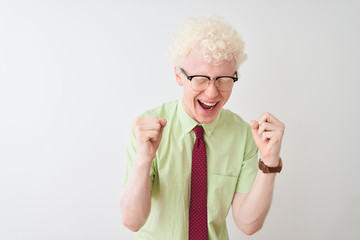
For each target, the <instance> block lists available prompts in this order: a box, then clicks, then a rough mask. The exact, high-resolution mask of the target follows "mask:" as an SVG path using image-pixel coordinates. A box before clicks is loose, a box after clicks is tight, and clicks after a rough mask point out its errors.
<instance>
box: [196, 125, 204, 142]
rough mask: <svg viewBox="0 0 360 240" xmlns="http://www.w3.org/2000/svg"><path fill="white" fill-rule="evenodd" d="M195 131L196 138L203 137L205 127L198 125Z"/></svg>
mask: <svg viewBox="0 0 360 240" xmlns="http://www.w3.org/2000/svg"><path fill="white" fill-rule="evenodd" d="M194 132H195V135H196V138H200V139H203V138H204V128H203V127H202V126H199V125H198V126H196V127H194Z"/></svg>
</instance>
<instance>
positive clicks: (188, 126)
mask: <svg viewBox="0 0 360 240" xmlns="http://www.w3.org/2000/svg"><path fill="white" fill-rule="evenodd" d="M178 111H179V120H180V122H181V126H182V129H183V133H184V134H187V133H189V132H190V131H192V130H193V128H194V127H196V126H197V125H201V126H202V127H203V128H204V132H205V133H206V134H207V135H208V136H211V135H212V134H213V133H214V130H215V128H216V125H217V124H218V122H219V119H220V118H221V112H222V109H221V110H220V112H219V114H218V115H217V117H216V118H215V120H214V121H212V122H211V123H206V124H205V123H204V124H199V123H198V122H197V121H195V120H194V119H193V118H192V117H190V116H189V114H188V113H187V112H186V111H185V109H184V106H183V100H182V99H180V100H179V101H178Z"/></svg>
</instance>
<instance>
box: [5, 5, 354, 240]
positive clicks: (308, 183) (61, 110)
mask: <svg viewBox="0 0 360 240" xmlns="http://www.w3.org/2000/svg"><path fill="white" fill-rule="evenodd" d="M359 12H360V3H359V2H358V1H355V0H354V1H350V0H347V1H340V0H339V1H331V0H328V1H326V0H323V1H304V0H302V1H279V0H277V1H265V0H264V1H256V0H252V1H250V0H249V1H230V0H222V1H209V0H207V1H205V0H204V1H185V0H183V1H165V0H164V1H156V0H154V1H132V2H131V3H130V2H126V3H125V1H115V0H113V1H104V0H103V1H39V0H37V1H25V0H24V1H3V0H1V1H0V239H4V240H49V239H51V240H60V239H61V240H63V239H66V240H78V239H87V240H97V239H105V240H112V239H133V238H134V233H132V232H130V231H129V230H127V229H126V228H125V227H123V226H122V225H121V216H120V212H119V198H120V192H121V182H122V178H123V176H124V167H125V148H126V144H127V141H128V137H129V133H130V129H131V124H132V121H133V119H134V118H135V117H136V116H137V115H138V114H140V113H142V112H143V111H145V110H147V109H150V108H152V107H155V106H157V105H159V104H161V103H163V102H166V101H169V100H174V99H177V98H179V97H181V95H182V89H181V88H180V87H178V86H177V85H176V82H175V78H174V76H173V73H172V66H171V65H170V63H169V62H168V58H167V47H168V44H169V42H170V39H171V37H172V36H173V35H174V33H175V32H176V30H177V29H178V27H180V26H181V25H182V24H183V23H184V22H185V21H186V19H187V18H189V17H194V16H210V15H212V14H214V13H215V14H218V15H220V16H223V17H224V18H225V19H226V20H227V21H228V22H230V23H231V24H232V25H233V26H234V27H235V28H236V29H237V30H238V32H239V34H240V35H241V36H242V37H243V39H244V41H245V42H246V52H247V53H248V55H249V57H248V60H247V61H246V62H245V63H244V64H243V65H242V66H241V68H240V74H241V79H240V81H239V82H238V83H237V84H236V86H235V88H234V91H233V95H232V98H231V99H230V101H229V102H228V104H227V105H226V108H228V109H231V110H232V111H234V112H236V113H238V114H239V115H241V116H242V117H243V118H244V119H245V120H247V121H250V120H251V119H257V118H258V117H259V115H260V114H261V112H264V111H269V112H271V113H273V114H274V115H276V116H277V117H278V118H279V119H281V120H282V121H283V122H284V123H285V124H286V126H287V128H286V133H285V136H284V141H283V148H282V154H281V155H282V158H283V160H284V169H283V172H282V173H281V174H280V175H278V177H277V180H276V189H275V196H274V201H273V205H272V208H271V211H270V213H269V215H268V218H267V220H266V222H265V225H264V227H263V229H262V230H261V231H260V232H258V233H256V234H255V235H253V236H251V237H247V236H245V235H244V234H243V233H241V232H240V231H239V230H237V229H236V227H235V225H234V223H233V221H232V217H231V214H229V218H228V227H229V233H230V237H231V239H270V240H271V239H274V240H275V239H276V240H279V239H284V240H285V239H286V240H288V239H295V240H297V239H299V240H302V239H311V240H312V239H314V240H315V239H316V240H318V239H326V240H329V239H347V240H348V239H358V238H359V236H360V229H359V220H358V218H359V216H360V207H359V203H360V188H359V182H360V178H359V174H360V173H359V169H360V164H359V160H360V159H359V148H360V146H359V141H360V140H359V136H360V132H359V124H358V122H357V121H358V120H359V117H360V98H359V96H358V95H357V93H358V92H359V89H360V88H359V85H360V84H359V80H360V79H359V77H360V70H359V69H360V67H359V65H360V47H359V45H360V17H359Z"/></svg>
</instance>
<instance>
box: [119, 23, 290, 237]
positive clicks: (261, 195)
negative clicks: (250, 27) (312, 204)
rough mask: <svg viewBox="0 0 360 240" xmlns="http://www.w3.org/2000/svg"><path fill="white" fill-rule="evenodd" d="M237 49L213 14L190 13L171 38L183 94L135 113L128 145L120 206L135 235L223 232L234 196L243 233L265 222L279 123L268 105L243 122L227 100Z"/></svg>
mask: <svg viewBox="0 0 360 240" xmlns="http://www.w3.org/2000/svg"><path fill="white" fill-rule="evenodd" d="M243 49H244V43H243V41H242V40H241V38H240V37H239V36H238V35H237V33H236V31H235V30H233V29H232V27H231V26H229V25H228V24H227V23H226V22H224V21H223V20H222V19H221V18H219V17H212V18H209V19H200V20H193V21H190V22H189V23H187V24H186V25H185V26H184V27H183V28H182V29H180V31H179V33H178V35H177V36H176V38H175V39H174V40H173V42H172V44H171V45H170V57H171V59H172V62H173V64H174V73H175V78H176V81H177V83H178V85H179V86H181V87H183V89H184V95H183V98H182V99H180V100H178V101H174V102H170V103H165V104H163V105H161V106H159V107H157V108H154V109H153V110H150V111H148V112H146V113H145V114H143V115H141V116H140V117H139V118H137V119H136V120H135V122H134V124H133V135H132V138H131V140H130V143H129V146H128V162H127V169H126V176H125V179H124V184H125V187H124V190H123V193H122V197H121V212H122V219H123V224H124V225H125V226H126V227H128V228H129V229H130V230H132V231H136V232H138V233H137V239H156V240H160V239H166V240H175V239H179V240H180V239H181V240H183V239H190V240H192V239H212V240H215V239H220V240H223V239H228V232H227V228H226V216H227V214H228V211H229V209H230V206H232V212H233V217H234V221H235V223H236V225H237V226H238V227H239V229H241V230H242V231H243V232H244V233H246V234H248V235H250V234H253V233H255V232H256V231H258V230H259V229H260V228H261V227H262V225H263V223H264V220H265V217H266V215H267V213H268V210H269V208H270V204H271V199H272V194H273V187H274V181H275V176H276V172H279V171H280V170H281V167H282V164H281V159H280V147H281V141H282V137H283V134H284V129H285V126H284V124H283V123H282V122H280V121H279V120H278V119H276V118H275V117H274V116H273V115H271V114H270V113H264V114H262V115H261V116H260V118H259V120H258V121H251V122H250V126H249V124H247V123H246V122H245V121H244V120H242V119H241V117H239V116H238V115H236V114H234V113H232V112H231V111H229V110H225V109H223V106H224V104H225V103H226V102H227V100H228V99H229V98H230V95H231V90H232V88H233V85H234V83H235V82H236V81H237V79H238V75H237V69H238V67H239V66H240V64H241V63H242V62H243V61H244V60H245V59H246V54H244V51H243ZM258 149H259V150H260V153H261V160H260V164H259V168H260V169H259V168H258V157H257V155H258V154H257V153H258Z"/></svg>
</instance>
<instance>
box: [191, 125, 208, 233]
mask: <svg viewBox="0 0 360 240" xmlns="http://www.w3.org/2000/svg"><path fill="white" fill-rule="evenodd" d="M194 132H195V135H196V141H195V144H194V148H193V153H192V166H191V192H190V211H189V240H207V239H208V229H207V200H206V197H207V167H206V163H207V162H206V147H205V142H204V129H203V127H202V126H196V127H195V128H194Z"/></svg>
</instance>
